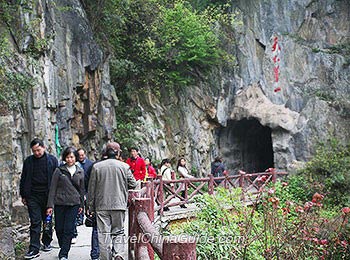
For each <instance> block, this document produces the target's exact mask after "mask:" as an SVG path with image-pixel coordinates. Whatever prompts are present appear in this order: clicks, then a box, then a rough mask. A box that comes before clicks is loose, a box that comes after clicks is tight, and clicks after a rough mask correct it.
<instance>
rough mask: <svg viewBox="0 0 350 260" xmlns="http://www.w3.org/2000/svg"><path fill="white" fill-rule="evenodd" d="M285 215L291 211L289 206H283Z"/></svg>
mask: <svg viewBox="0 0 350 260" xmlns="http://www.w3.org/2000/svg"><path fill="white" fill-rule="evenodd" d="M282 211H283V215H287V214H288V213H289V212H290V209H289V208H282Z"/></svg>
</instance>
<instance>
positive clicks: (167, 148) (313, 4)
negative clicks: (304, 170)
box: [140, 0, 350, 174]
mask: <svg viewBox="0 0 350 260" xmlns="http://www.w3.org/2000/svg"><path fill="white" fill-rule="evenodd" d="M236 10H238V11H239V12H240V17H241V20H242V22H243V25H242V26H239V27H237V29H236V35H235V39H236V43H237V46H236V52H235V55H236V57H237V63H238V67H237V68H231V69H230V68H226V70H225V71H218V72H216V73H215V74H214V75H213V76H212V80H211V81H210V82H205V83H203V84H202V85H201V86H194V87H191V88H188V89H187V90H184V91H183V92H182V93H176V97H173V98H170V99H169V103H170V104H166V105H164V104H163V105H162V104H161V103H160V104H155V102H154V101H152V102H149V104H150V106H149V108H147V107H146V106H145V104H147V102H145V101H144V100H142V101H141V102H140V106H143V107H144V108H145V110H144V116H143V120H144V123H145V127H144V129H142V133H143V134H142V136H143V137H144V147H143V150H144V151H145V150H146V151H147V152H148V153H149V154H151V155H153V156H155V157H156V158H159V156H161V157H165V156H169V157H171V158H174V159H175V158H178V156H181V155H184V156H185V157H187V158H188V160H189V162H190V163H191V166H192V168H195V169H197V170H198V172H199V173H200V174H207V173H208V172H209V170H210V161H211V160H212V159H213V157H214V156H216V155H221V156H222V157H223V159H224V161H225V163H226V164H227V167H228V169H229V170H230V172H235V171H237V170H238V169H244V170H246V171H250V172H252V171H264V170H265V169H267V168H268V167H276V168H278V169H282V170H289V169H292V168H294V167H296V166H297V165H300V162H304V161H306V160H307V159H309V158H310V156H312V154H313V152H314V148H315V144H316V143H317V141H320V140H323V139H325V138H327V137H328V136H331V135H335V136H336V137H338V138H340V139H343V140H349V139H348V138H349V129H350V128H349V127H350V125H349V122H350V120H349V116H350V101H349V100H350V87H349V83H350V76H349V75H350V66H349V64H350V62H349V61H350V53H349V46H350V23H349V21H350V3H349V1H345V0H342V1H323V0H320V1H312V0H310V1H303V0H299V1H292V0H290V1H272V0H267V1H257V0H248V1H238V2H236ZM275 37H277V39H278V43H279V45H280V47H281V52H280V55H279V57H280V62H279V71H278V72H279V80H278V84H277V83H276V78H275V75H274V67H275V65H276V64H275V63H274V61H273V57H274V54H273V52H272V46H273V40H274V38H275ZM276 87H280V89H281V90H280V91H278V92H275V91H274V90H275V88H276ZM150 100H154V98H151V99H150ZM156 107H158V108H159V109H155V108H156ZM168 109H170V111H171V112H170V113H167V112H166V111H167V110H168ZM154 111H157V112H154ZM169 117H170V118H171V119H169ZM174 122H176V123H174ZM169 128H170V130H169ZM162 129H165V130H162ZM140 132H141V131H140ZM163 143H167V145H165V144H164V145H161V144H163ZM147 152H146V153H147Z"/></svg>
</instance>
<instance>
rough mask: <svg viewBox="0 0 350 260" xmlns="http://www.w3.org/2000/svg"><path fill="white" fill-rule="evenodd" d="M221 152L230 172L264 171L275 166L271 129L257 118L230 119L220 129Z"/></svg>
mask: <svg viewBox="0 0 350 260" xmlns="http://www.w3.org/2000/svg"><path fill="white" fill-rule="evenodd" d="M218 134H219V147H218V148H219V152H220V154H221V155H222V157H223V160H224V162H225V164H226V166H227V169H228V170H229V171H230V173H231V174H232V173H235V172H236V171H238V170H240V169H242V170H244V171H246V172H263V171H265V170H266V169H267V168H270V167H273V166H274V163H273V162H274V159H273V149H272V139H271V129H270V128H269V127H267V126H263V125H261V124H260V123H259V121H258V120H256V119H249V120H248V119H242V120H240V121H229V122H228V124H227V126H226V127H223V128H221V129H220V130H219V133H218Z"/></svg>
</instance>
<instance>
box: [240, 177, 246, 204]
mask: <svg viewBox="0 0 350 260" xmlns="http://www.w3.org/2000/svg"><path fill="white" fill-rule="evenodd" d="M244 178H245V172H244V171H241V170H240V171H239V187H240V188H241V189H242V194H241V200H242V201H245V194H244V193H245V187H244Z"/></svg>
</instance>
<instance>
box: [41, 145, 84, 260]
mask: <svg viewBox="0 0 350 260" xmlns="http://www.w3.org/2000/svg"><path fill="white" fill-rule="evenodd" d="M62 161H64V162H65V164H63V165H61V166H59V167H57V168H56V170H55V172H54V174H53V176H52V181H51V188H50V192H49V198H48V202H47V211H46V213H47V214H48V215H52V210H53V208H54V209H55V229H56V235H57V239H58V244H59V246H60V248H61V250H60V252H59V254H58V258H59V259H60V260H66V259H68V252H69V250H70V247H71V242H72V238H73V236H74V227H75V219H76V216H77V214H78V212H82V211H83V207H84V193H85V191H84V170H82V169H81V168H80V167H78V166H77V165H76V162H77V152H76V149H75V148H73V147H67V148H66V149H65V150H64V151H63V153H62Z"/></svg>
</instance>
